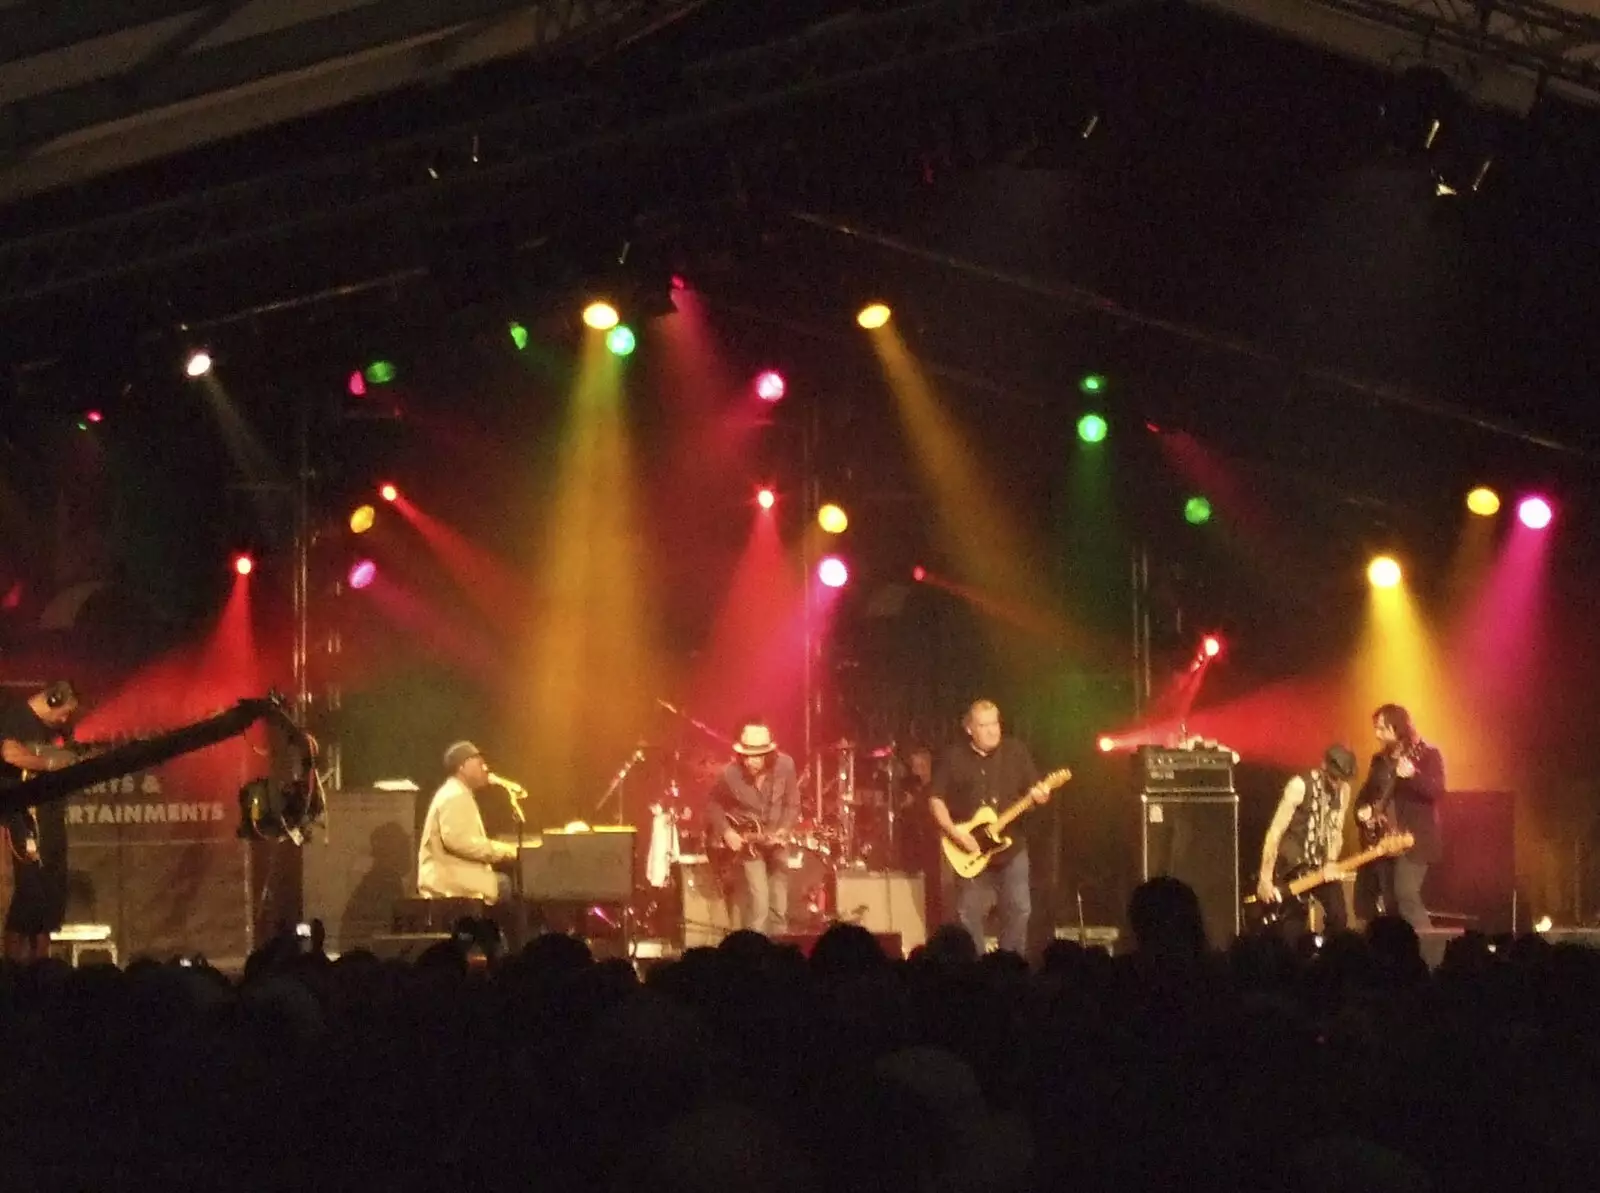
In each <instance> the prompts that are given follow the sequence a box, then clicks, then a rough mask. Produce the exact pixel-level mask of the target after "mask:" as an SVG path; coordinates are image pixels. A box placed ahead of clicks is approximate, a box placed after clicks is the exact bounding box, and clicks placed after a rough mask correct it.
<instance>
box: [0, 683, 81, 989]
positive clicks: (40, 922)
mask: <svg viewBox="0 0 1600 1193" xmlns="http://www.w3.org/2000/svg"><path fill="white" fill-rule="evenodd" d="M77 712H78V694H77V692H75V691H74V690H73V687H72V685H71V684H70V683H68V682H66V681H65V680H59V681H57V682H55V683H52V684H51V685H50V686H49V687H47V688H44V689H43V690H41V691H38V692H35V693H34V694H33V695H31V696H29V697H28V698H27V699H26V700H22V701H13V702H7V703H5V704H4V705H0V784H9V783H10V782H15V781H17V780H21V779H23V778H24V777H25V776H27V775H30V774H32V773H34V772H37V771H44V770H55V769H57V768H59V767H61V766H65V765H66V764H67V762H69V761H70V760H71V759H70V758H69V757H68V756H67V755H65V754H63V753H61V752H60V751H57V750H55V749H53V748H51V747H50V746H49V745H48V743H49V742H51V741H53V740H54V739H55V738H58V737H61V736H63V735H64V734H65V733H66V731H67V727H68V726H69V725H70V724H71V723H72V718H73V717H74V716H75V715H76V714H77ZM64 806H65V805H64V804H63V802H62V801H61V800H52V801H51V802H50V803H48V804H46V805H45V806H43V807H41V808H21V809H19V810H17V811H15V812H11V813H8V814H7V815H5V816H4V817H3V819H0V828H3V830H4V831H3V833H0V836H3V837H4V848H5V850H6V855H7V860H9V862H10V863H11V871H12V876H13V889H12V894H11V904H10V906H9V907H8V908H7V910H6V917H5V936H4V943H5V956H6V957H7V958H8V959H9V960H12V961H19V962H26V961H35V960H39V959H40V958H43V957H47V956H49V954H50V933H51V932H54V931H55V930H56V929H58V928H60V927H61V921H62V917H63V916H64V915H65V913H66V890H67V882H66V870H67V859H66V850H67V842H66V820H65V814H64V811H63V808H64Z"/></svg>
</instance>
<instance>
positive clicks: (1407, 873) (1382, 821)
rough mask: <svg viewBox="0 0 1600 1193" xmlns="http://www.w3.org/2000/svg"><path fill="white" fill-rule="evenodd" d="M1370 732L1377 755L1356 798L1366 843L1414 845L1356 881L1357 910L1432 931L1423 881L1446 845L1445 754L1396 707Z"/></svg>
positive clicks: (1388, 707)
mask: <svg viewBox="0 0 1600 1193" xmlns="http://www.w3.org/2000/svg"><path fill="white" fill-rule="evenodd" d="M1372 732H1373V736H1375V737H1376V738H1377V739H1378V745H1379V750H1378V752H1377V753H1376V754H1374V755H1373V756H1372V765H1371V767H1370V768H1369V769H1368V771H1367V781H1366V782H1365V783H1363V784H1362V785H1361V791H1360V793H1359V794H1358V795H1357V796H1356V820H1357V821H1358V822H1359V824H1360V825H1361V837H1362V841H1363V842H1364V843H1370V842H1372V841H1374V840H1377V839H1380V838H1382V837H1384V836H1388V835H1391V834H1395V833H1410V834H1411V835H1412V837H1413V839H1414V841H1415V844H1413V845H1412V847H1411V848H1410V849H1408V850H1407V851H1406V852H1404V853H1402V854H1400V855H1398V856H1397V857H1386V858H1383V859H1381V860H1380V861H1377V862H1374V863H1373V864H1372V865H1371V866H1369V867H1368V868H1366V869H1365V870H1363V871H1361V873H1360V874H1358V875H1357V876H1356V911H1357V913H1358V914H1360V915H1361V916H1362V918H1368V917H1370V916H1372V915H1373V914H1375V913H1377V912H1383V913H1385V914H1388V915H1399V916H1400V918H1402V919H1403V920H1405V921H1406V922H1407V923H1409V924H1410V925H1411V926H1412V927H1413V928H1415V929H1417V931H1419V932H1421V931H1423V930H1424V929H1426V928H1427V927H1428V926H1429V921H1428V909H1427V907H1426V906H1424V904H1423V902H1422V880H1423V879H1424V878H1426V877H1427V874H1428V866H1429V865H1430V864H1431V863H1433V862H1435V861H1437V860H1438V859H1439V856H1440V854H1441V852H1442V846H1443V842H1442V840H1441V837H1440V833H1439V800H1440V799H1441V798H1443V796H1444V791H1445V787H1444V755H1442V754H1440V753H1439V751H1438V749H1436V748H1435V747H1433V746H1430V745H1429V744H1428V743H1427V742H1425V741H1423V740H1422V736H1421V735H1420V734H1419V733H1418V732H1417V727H1416V725H1415V724H1414V723H1413V722H1412V720H1411V714H1410V713H1409V712H1407V711H1406V710H1405V709H1404V708H1402V707H1401V706H1400V705H1398V704H1385V705H1383V706H1382V707H1380V708H1379V709H1378V710H1377V711H1376V712H1374V713H1373V714H1372Z"/></svg>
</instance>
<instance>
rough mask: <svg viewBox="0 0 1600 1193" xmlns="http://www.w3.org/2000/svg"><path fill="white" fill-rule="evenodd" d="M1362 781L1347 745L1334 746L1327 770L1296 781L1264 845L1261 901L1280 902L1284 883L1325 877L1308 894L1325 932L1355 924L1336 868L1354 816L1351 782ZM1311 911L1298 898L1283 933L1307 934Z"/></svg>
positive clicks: (1325, 760)
mask: <svg viewBox="0 0 1600 1193" xmlns="http://www.w3.org/2000/svg"><path fill="white" fill-rule="evenodd" d="M1355 776H1356V756H1355V755H1354V754H1353V753H1351V752H1350V750H1349V749H1348V748H1347V747H1345V746H1342V745H1332V746H1329V747H1328V748H1327V749H1326V750H1325V751H1323V754H1322V765H1320V766H1316V767H1313V768H1312V769H1311V770H1308V771H1306V772H1305V773H1303V774H1298V775H1294V776H1292V777H1291V778H1290V779H1289V781H1288V782H1287V783H1285V784H1284V786H1283V794H1282V795H1280V796H1279V797H1278V807H1277V809H1276V810H1275V811H1274V812H1273V814H1272V823H1271V824H1270V825H1268V826H1267V835H1266V837H1265V838H1264V839H1263V840H1262V842H1261V870H1260V873H1259V875H1258V877H1257V879H1256V898H1258V899H1260V900H1261V902H1262V903H1264V904H1265V903H1277V902H1279V901H1280V900H1281V899H1282V898H1283V896H1282V891H1281V884H1283V883H1285V882H1287V881H1289V880H1290V879H1293V878H1296V877H1299V876H1302V875H1310V874H1312V873H1316V872H1319V871H1320V872H1321V875H1322V878H1323V881H1322V882H1321V883H1319V884H1318V885H1316V886H1314V887H1312V888H1311V889H1310V890H1308V891H1306V892H1305V898H1307V899H1315V900H1316V901H1317V904H1318V905H1319V906H1320V907H1321V908H1322V918H1323V927H1324V929H1325V930H1326V931H1328V932H1342V931H1344V929H1345V927H1346V926H1347V925H1348V924H1349V922H1350V915H1349V910H1348V908H1347V907H1346V906H1345V898H1344V884H1343V883H1342V882H1341V881H1340V878H1339V875H1338V873H1337V868H1336V867H1335V865H1334V863H1336V862H1337V861H1338V860H1339V853H1340V851H1341V850H1342V849H1343V847H1344V830H1345V824H1346V822H1347V821H1348V819H1349V813H1350V781H1351V780H1352V779H1354V778H1355ZM1309 910H1310V909H1309V907H1308V906H1307V904H1305V903H1302V902H1299V901H1298V900H1295V899H1290V900H1288V901H1287V903H1286V904H1285V906H1284V907H1283V908H1282V909H1281V914H1280V915H1279V917H1278V922H1279V923H1280V924H1281V925H1282V926H1283V930H1284V931H1285V932H1287V933H1289V934H1291V935H1298V934H1299V933H1301V932H1303V931H1304V930H1305V926H1306V922H1307V919H1308V913H1309Z"/></svg>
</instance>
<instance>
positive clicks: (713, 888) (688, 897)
mask: <svg viewBox="0 0 1600 1193" xmlns="http://www.w3.org/2000/svg"><path fill="white" fill-rule="evenodd" d="M676 869H677V872H678V895H679V897H680V899H681V900H682V903H681V910H680V913H679V919H680V921H681V922H682V924H683V947H684V948H686V949H693V948H701V947H705V946H712V947H715V946H716V945H719V944H721V943H722V938H723V937H725V936H727V935H728V933H730V932H732V931H733V930H734V929H735V928H737V927H738V926H739V922H738V913H737V909H735V908H734V907H733V906H732V905H731V900H729V899H728V897H727V892H726V891H724V890H723V887H722V881H721V876H720V875H719V874H718V873H717V868H716V867H715V866H713V865H712V864H711V863H710V862H708V861H706V860H705V859H704V858H701V859H699V860H687V859H686V860H684V861H681V862H679V863H678V865H677V867H676Z"/></svg>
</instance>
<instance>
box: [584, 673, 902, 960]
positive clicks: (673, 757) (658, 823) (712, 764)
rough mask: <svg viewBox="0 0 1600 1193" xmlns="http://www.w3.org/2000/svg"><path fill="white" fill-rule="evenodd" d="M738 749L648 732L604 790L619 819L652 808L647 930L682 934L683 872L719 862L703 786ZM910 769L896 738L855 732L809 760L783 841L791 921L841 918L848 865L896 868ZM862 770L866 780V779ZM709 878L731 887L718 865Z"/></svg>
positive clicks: (640, 913)
mask: <svg viewBox="0 0 1600 1193" xmlns="http://www.w3.org/2000/svg"><path fill="white" fill-rule="evenodd" d="M657 703H658V704H660V705H661V706H662V707H664V708H666V709H667V710H668V711H670V712H672V713H674V714H675V715H676V716H678V717H680V718H682V719H683V721H684V722H685V723H686V724H688V725H691V726H693V727H694V728H695V729H696V730H698V731H699V733H700V735H701V736H702V737H704V738H705V739H707V741H708V742H709V741H715V742H717V743H719V744H721V745H722V746H723V749H724V751H727V749H728V743H729V742H730V741H731V739H730V738H728V737H727V736H725V735H723V734H720V733H718V732H717V731H716V730H714V729H712V728H711V727H709V726H707V725H705V724H704V723H703V722H701V721H699V720H697V719H696V718H694V717H693V716H691V715H689V714H688V713H686V712H683V711H681V710H680V709H678V708H677V707H676V706H674V705H671V704H668V703H667V702H666V701H664V700H663V701H657ZM730 757H731V753H730V752H722V753H718V752H715V750H714V747H712V746H710V745H704V746H695V747H689V748H686V747H684V746H683V745H681V744H666V743H658V742H648V741H645V742H640V743H639V744H638V746H637V747H636V748H635V750H634V753H633V755H632V757H631V758H630V759H629V761H628V762H627V763H626V764H625V765H624V766H623V767H622V769H621V770H620V771H619V772H618V774H617V776H616V778H615V780H614V781H613V783H612V785H611V787H610V788H609V789H608V790H607V792H606V794H605V796H604V797H602V799H601V804H600V808H603V807H604V806H605V805H606V804H607V803H609V802H610V801H611V800H612V799H614V798H615V799H616V800H617V815H618V817H619V820H620V819H625V818H629V813H631V814H632V817H631V818H632V819H634V820H636V821H638V822H640V827H641V828H644V827H646V825H645V823H644V821H645V818H646V817H648V832H641V833H640V837H641V839H642V843H643V844H644V846H645V853H644V857H643V861H642V866H641V868H640V872H641V874H642V877H643V884H642V885H641V886H640V887H639V888H638V891H637V895H638V899H637V903H636V906H635V907H634V916H635V922H636V923H638V924H639V925H640V927H641V928H642V929H643V930H644V931H645V933H646V934H648V935H651V936H662V937H676V936H677V935H678V934H679V930H680V929H681V928H682V926H683V922H684V920H685V918H686V911H685V904H684V900H683V890H684V887H685V886H686V885H687V884H686V879H685V874H686V873H689V872H694V873H697V874H704V873H706V872H707V871H714V869H715V867H714V865H713V863H712V860H711V857H710V855H709V854H708V851H707V849H706V840H705V827H704V826H705V806H704V805H705V796H706V794H707V793H709V792H710V790H711V789H712V787H713V786H714V785H715V784H716V782H717V778H718V776H719V775H720V774H721V772H722V769H723V767H725V766H726V765H728V761H729V758H730ZM906 773H907V772H906V768H905V765H904V763H903V762H902V761H901V760H900V758H899V756H898V753H897V751H896V749H895V747H894V745H893V743H890V744H889V745H887V746H883V747H881V748H877V749H870V750H862V749H861V748H859V747H858V746H857V744H856V743H855V742H853V741H849V740H841V741H837V742H834V743H833V744H831V745H829V746H827V747H825V748H824V749H823V750H822V751H820V753H819V754H818V755H817V757H816V758H814V759H813V760H812V761H811V762H810V763H808V764H807V765H805V766H804V767H803V768H802V770H801V773H800V795H801V819H800V821H799V823H797V824H796V825H794V826H793V827H792V830H791V832H790V833H789V834H788V838H789V844H788V845H786V846H784V847H783V848H784V850H785V852H784V855H783V857H784V862H785V864H786V865H787V866H788V868H789V871H790V875H789V914H788V921H789V924H788V927H789V930H790V931H792V932H798V933H806V932H810V931H820V930H822V929H823V928H824V927H826V926H827V925H828V924H829V923H831V922H832V921H833V920H834V918H836V914H837V908H836V880H837V876H838V874H839V873H840V872H841V871H844V870H862V871H866V870H885V869H891V868H895V866H896V863H897V862H898V861H899V860H900V853H901V852H902V850H901V846H902V842H901V841H900V840H899V838H900V837H901V836H902V835H903V834H902V832H901V831H900V828H899V827H898V826H897V820H898V819H899V818H900V817H901V815H902V813H903V811H904V809H903V808H902V807H901V806H900V805H901V791H902V785H903V780H904V778H905V776H906ZM863 775H865V776H868V781H867V782H865V783H860V782H858V779H859V778H860V777H862V776H863ZM624 792H625V793H626V794H624ZM600 808H597V809H596V810H597V811H599V810H600ZM907 868H920V867H917V866H912V867H907ZM710 881H711V885H712V886H713V887H715V888H717V889H722V888H723V887H724V882H723V880H722V879H721V878H720V876H718V875H716V874H715V873H712V874H711V880H710ZM697 885H699V886H705V885H706V884H705V883H704V882H700V883H697Z"/></svg>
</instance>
